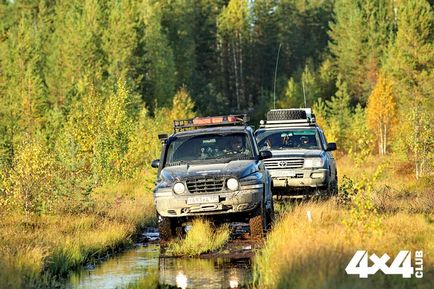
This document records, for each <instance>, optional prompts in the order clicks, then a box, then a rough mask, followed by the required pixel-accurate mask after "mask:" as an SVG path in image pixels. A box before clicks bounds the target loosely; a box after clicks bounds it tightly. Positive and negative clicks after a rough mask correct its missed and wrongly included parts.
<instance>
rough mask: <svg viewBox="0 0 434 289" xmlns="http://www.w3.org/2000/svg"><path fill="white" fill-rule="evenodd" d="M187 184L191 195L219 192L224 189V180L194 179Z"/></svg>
mask: <svg viewBox="0 0 434 289" xmlns="http://www.w3.org/2000/svg"><path fill="white" fill-rule="evenodd" d="M186 183H187V188H188V191H189V192H190V193H205V192H206V193H209V192H219V191H221V190H222V189H223V184H224V179H213V178H207V179H192V180H187V182H186Z"/></svg>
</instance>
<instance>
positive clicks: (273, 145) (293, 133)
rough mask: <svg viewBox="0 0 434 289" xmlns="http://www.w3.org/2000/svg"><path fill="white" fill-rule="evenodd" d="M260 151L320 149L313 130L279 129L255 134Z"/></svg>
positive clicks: (317, 138) (316, 135)
mask: <svg viewBox="0 0 434 289" xmlns="http://www.w3.org/2000/svg"><path fill="white" fill-rule="evenodd" d="M256 141H257V142H258V146H259V148H260V150H285V149H321V145H320V142H319V137H318V134H317V131H316V130H315V129H281V130H267V131H266V130H262V131H257V132H256Z"/></svg>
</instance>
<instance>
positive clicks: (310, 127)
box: [256, 125, 321, 131]
mask: <svg viewBox="0 0 434 289" xmlns="http://www.w3.org/2000/svg"><path fill="white" fill-rule="evenodd" d="M282 129H317V130H321V128H320V127H319V126H318V125H312V126H287V127H285V126H282V127H260V128H258V129H257V130H256V131H264V130H282Z"/></svg>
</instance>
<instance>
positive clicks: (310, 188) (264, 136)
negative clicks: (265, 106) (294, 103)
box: [255, 108, 338, 196]
mask: <svg viewBox="0 0 434 289" xmlns="http://www.w3.org/2000/svg"><path fill="white" fill-rule="evenodd" d="M255 136H256V140H257V142H258V146H259V148H260V150H270V151H271V152H272V154H273V157H272V158H270V159H267V160H266V161H265V166H266V167H267V169H268V170H269V171H270V175H271V177H272V191H273V194H275V195H289V196H303V195H312V194H319V195H333V194H336V193H337V186H338V179H337V169H336V161H335V159H334V157H333V154H332V153H331V152H332V151H334V150H336V144H335V143H328V142H327V140H326V138H325V135H324V133H323V131H322V130H321V128H320V127H319V126H318V125H317V124H316V122H315V116H314V114H313V113H312V110H311V109H310V108H304V109H275V110H271V111H269V112H268V113H267V120H266V121H261V126H260V128H259V129H258V130H257V131H256V132H255Z"/></svg>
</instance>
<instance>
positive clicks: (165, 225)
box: [158, 215, 176, 241]
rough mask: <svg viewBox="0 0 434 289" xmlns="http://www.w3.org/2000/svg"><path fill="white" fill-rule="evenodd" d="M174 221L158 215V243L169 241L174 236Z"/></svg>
mask: <svg viewBox="0 0 434 289" xmlns="http://www.w3.org/2000/svg"><path fill="white" fill-rule="evenodd" d="M175 223H176V222H175V220H172V219H171V218H167V217H162V216H160V215H158V230H159V231H160V241H170V240H171V239H172V238H173V237H174V236H175V227H176V226H175Z"/></svg>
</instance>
